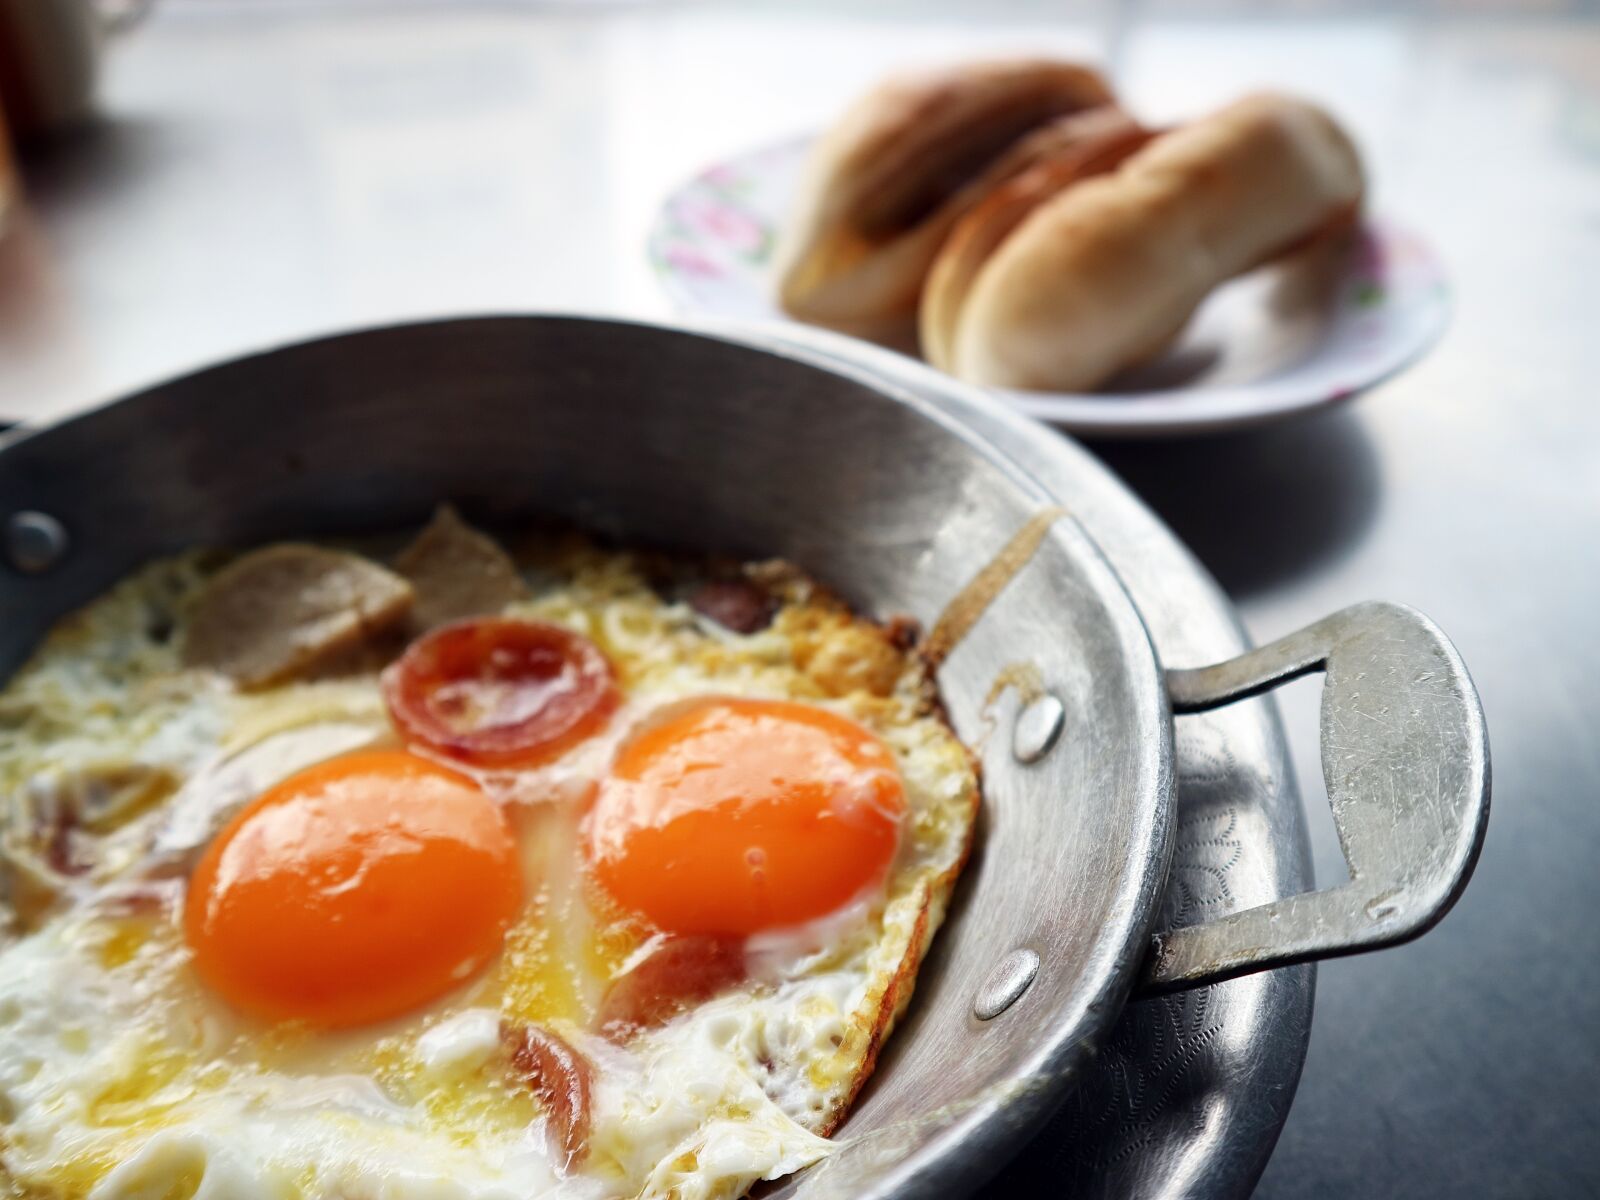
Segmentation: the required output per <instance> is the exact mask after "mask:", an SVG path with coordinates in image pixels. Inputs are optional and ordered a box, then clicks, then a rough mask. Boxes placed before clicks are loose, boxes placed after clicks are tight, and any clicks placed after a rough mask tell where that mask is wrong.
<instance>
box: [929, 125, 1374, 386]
mask: <svg viewBox="0 0 1600 1200" xmlns="http://www.w3.org/2000/svg"><path fill="white" fill-rule="evenodd" d="M1048 184H1049V180H1047V179H1041V180H1040V181H1039V183H1038V185H1037V186H1035V187H1034V188H1033V190H1032V191H1031V192H1029V191H1027V190H1026V189H1024V188H1023V184H1022V181H1020V180H1019V181H1018V188H1019V189H1022V191H1023V194H1022V195H1021V196H1020V197H1014V203H1013V205H1012V207H1011V208H1010V209H1006V210H1005V211H1003V212H996V213H993V214H990V215H989V216H987V217H986V218H984V220H983V221H982V222H975V225H974V227H973V228H972V229H969V230H965V231H964V238H965V240H962V239H952V242H951V244H950V246H949V247H948V249H947V251H944V252H942V253H941V257H943V256H944V255H945V254H948V256H949V260H948V262H947V263H941V264H938V265H937V266H936V268H935V272H936V277H937V278H938V281H939V282H938V285H937V286H935V287H930V289H929V291H928V295H927V297H926V298H925V301H924V311H923V313H922V314H921V315H922V324H923V328H924V331H925V333H926V334H927V335H928V339H927V340H928V347H927V349H928V351H929V352H931V353H932V354H934V355H936V358H935V361H936V362H937V363H938V365H940V366H942V367H943V368H944V369H945V370H948V371H950V372H952V373H953V374H955V375H958V376H960V377H961V378H963V379H968V380H971V381H973V382H976V383H983V384H988V385H991V386H998V387H1012V388H1033V389H1045V390H1054V391H1088V390H1091V389H1093V388H1095V387H1097V386H1099V385H1100V384H1101V383H1103V382H1105V380H1106V379H1108V378H1109V377H1110V376H1112V375H1113V374H1115V373H1116V372H1117V371H1120V370H1122V369H1123V368H1125V367H1128V366H1132V365H1134V364H1135V363H1138V362H1141V361H1143V360H1145V359H1147V358H1150V357H1152V356H1154V355H1156V354H1158V353H1159V352H1160V351H1161V350H1162V349H1163V348H1164V347H1166V346H1167V345H1168V344H1169V343H1170V342H1171V341H1172V339H1173V338H1174V337H1175V336H1176V335H1177V334H1178V332H1179V331H1180V330H1181V329H1182V328H1183V326H1184V324H1185V323H1186V322H1187V321H1188V320H1189V317H1190V316H1191V315H1192V314H1193V312H1194V310H1195V308H1196V307H1197V306H1198V305H1199V304H1200V302H1201V300H1203V299H1204V298H1205V296H1206V294H1207V293H1208V292H1210V291H1211V289H1212V288H1214V287H1215V286H1216V285H1218V284H1219V283H1222V282H1223V281H1224V280H1227V279H1230V278H1232V277H1233V276H1235V275H1239V274H1241V273H1243V272H1245V271H1248V270H1250V269H1252V268H1254V267H1256V266H1259V265H1260V264H1262V263H1264V262H1266V261H1268V260H1270V259H1272V258H1275V257H1277V256H1278V255H1280V254H1283V253H1285V252H1286V251H1288V250H1290V249H1293V248H1295V247H1296V246H1298V245H1300V244H1302V243H1304V242H1306V241H1308V240H1309V239H1311V238H1313V237H1316V236H1317V235H1319V234H1322V233H1325V232H1328V231H1330V230H1332V229H1335V228H1338V227H1343V226H1345V225H1347V224H1349V223H1350V222H1352V221H1353V220H1354V219H1355V217H1356V216H1357V215H1358V213H1359V210H1360V205H1361V199H1362V194H1363V190H1364V184H1363V178H1362V170H1361V163H1360V160H1359V158H1358V156H1357V154H1356V150H1355V147H1354V146H1353V145H1352V144H1351V141H1350V139H1349V138H1348V137H1347V136H1346V135H1345V133H1344V131H1343V130H1342V129H1340V127H1339V126H1338V124H1337V123H1336V122H1335V121H1334V120H1333V119H1332V118H1331V117H1330V116H1329V115H1328V114H1327V113H1326V112H1324V111H1323V110H1322V109H1320V108H1318V107H1316V106H1315V105H1312V104H1309V103H1307V102H1305V101H1303V100H1298V99H1294V98H1292V97H1288V96H1281V95H1265V94H1263V95H1255V96H1249V97H1247V98H1245V99H1243V100H1240V101H1238V102H1237V103H1235V104H1232V105H1230V106H1229V107H1227V108H1225V109H1223V110H1221V111H1220V112H1218V113H1215V114H1213V115H1212V116H1210V117H1206V118H1204V119H1202V120H1199V121H1196V122H1194V123H1193V124H1190V125H1186V126H1183V127H1181V128H1179V129H1176V130H1174V131H1173V132H1171V133H1166V134H1163V135H1162V136H1160V137H1157V138H1156V139H1155V140H1153V141H1151V142H1150V143H1149V144H1148V145H1146V146H1145V147H1144V148H1143V149H1141V150H1139V151H1138V152H1137V153H1134V154H1133V155H1132V156H1131V157H1128V158H1126V159H1125V160H1124V161H1123V162H1122V163H1121V165H1120V166H1119V167H1117V169H1116V170H1114V171H1112V172H1110V173H1108V174H1103V175H1099V176H1097V177H1095V178H1090V179H1087V180H1084V181H1082V182H1073V183H1072V185H1071V186H1063V187H1061V188H1057V189H1052V188H1051V187H1050V186H1048ZM1004 195H1005V193H1002V194H1001V196H1000V197H997V198H996V200H995V204H996V206H997V208H999V207H1002V206H1003V204H1004V203H1005V202H1004V200H1003V197H1004ZM1030 197H1035V198H1037V202H1036V203H1033V205H1032V207H1031V208H1029V207H1028V206H1027V203H1026V201H1027V200H1028V199H1029V198H1030ZM980 251H982V253H980ZM984 254H986V257H984V256H983V255H984ZM979 259H981V261H976V260H979ZM975 261H976V265H974V263H975Z"/></svg>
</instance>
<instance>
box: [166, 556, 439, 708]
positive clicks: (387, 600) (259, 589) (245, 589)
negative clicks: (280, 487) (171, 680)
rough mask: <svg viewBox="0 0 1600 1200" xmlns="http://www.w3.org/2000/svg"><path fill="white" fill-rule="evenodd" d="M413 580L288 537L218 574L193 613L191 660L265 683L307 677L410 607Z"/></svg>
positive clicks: (188, 640)
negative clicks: (409, 581)
mask: <svg viewBox="0 0 1600 1200" xmlns="http://www.w3.org/2000/svg"><path fill="white" fill-rule="evenodd" d="M412 599H413V593H412V588H411V585H410V584H409V583H407V582H406V581H405V580H404V579H402V578H401V577H400V576H398V575H396V574H395V573H394V572H393V571H389V570H386V569H385V568H383V567H380V566H379V565H378V564H377V563H375V562H372V561H370V560H368V559H365V558H362V557H360V556H359V555H356V554H346V553H342V552H340V551H337V550H325V549H323V548H322V547H320V546H307V545H302V544H299V543H293V542H285V543H281V544H279V545H276V546H266V547H263V548H262V549H260V550H255V551H252V552H251V553H249V554H246V555H245V556H244V557H242V558H240V559H239V560H238V561H236V562H234V563H232V564H230V565H229V566H227V567H225V568H223V569H222V570H221V571H219V572H217V574H216V576H215V577H214V578H213V579H212V580H211V582H210V583H209V584H207V586H206V589H205V591H203V592H202V593H201V594H200V596H199V598H198V599H197V600H196V601H195V608H194V611H193V613H192V614H191V616H190V619H189V628H188V633H187V634H186V636H185V638H184V644H183V659H184V662H185V663H186V664H187V665H188V666H191V667H205V668H210V669H211V670H214V671H220V672H222V673H223V674H224V675H228V676H230V677H232V678H233V680H234V681H235V682H237V683H238V684H239V685H240V686H241V687H246V688H253V687H266V686H269V685H271V684H275V683H281V682H282V681H284V680H286V679H290V678H293V677H295V676H301V675H306V674H308V673H310V672H312V671H314V670H315V669H316V668H318V667H321V666H324V665H326V664H328V663H329V662H331V661H332V660H334V659H336V658H338V657H339V656H341V655H343V654H345V653H347V652H349V651H352V650H355V649H357V648H358V647H359V646H360V645H361V644H362V643H363V642H364V641H366V640H368V639H370V638H375V637H377V636H379V635H381V634H384V633H388V632H390V631H391V630H394V629H396V628H398V627H399V625H400V624H401V622H403V621H404V620H405V618H406V617H407V615H409V613H410V612H411V606H412Z"/></svg>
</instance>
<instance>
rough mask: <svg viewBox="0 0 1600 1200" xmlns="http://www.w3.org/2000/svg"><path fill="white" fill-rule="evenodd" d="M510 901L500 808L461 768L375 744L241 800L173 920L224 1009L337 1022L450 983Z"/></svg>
mask: <svg viewBox="0 0 1600 1200" xmlns="http://www.w3.org/2000/svg"><path fill="white" fill-rule="evenodd" d="M521 904H522V876H521V871H520V868H519V866H518V861H517V848H516V843H515V840H514V838H513V836H512V832H511V829H510V826H509V825H508V824H507V821H506V818H505V816H504V814H503V813H502V812H501V811H500V808H499V806H498V805H497V804H495V802H494V801H493V800H491V799H490V798H489V797H488V796H486V795H484V793H483V792H482V791H481V790H480V789H479V788H478V786H477V785H476V784H475V783H474V782H473V781H472V780H470V779H468V778H467V777H466V776H465V775H462V774H460V773H458V772H456V771H452V770H450V769H448V768H446V767H442V766H439V765H438V764H436V763H433V762H430V761H429V760H427V759H425V758H419V757H418V756H416V755H414V754H408V753H405V752H404V751H399V750H375V751H363V752H359V753H355V754H347V755H343V756H341V757H339V758H335V759H331V760H329V761H327V762H325V763H320V764H318V765H317V766H314V767H311V768H310V769H308V770H305V771H301V772H300V773H299V774H297V775H293V776H291V777H289V778H288V779H285V780H284V781H283V782H282V783H279V784H278V785H277V786H275V787H273V788H271V789H269V790H268V791H266V792H264V793H262V794H261V795H260V796H258V797H257V798H256V799H255V800H254V801H253V802H252V803H251V804H250V805H249V806H248V807H246V808H245V809H244V811H243V812H241V813H240V814H239V815H238V816H237V817H236V818H235V819H234V820H233V821H232V823H230V824H229V825H228V827H227V828H226V829H225V830H223V832H222V833H221V834H219V835H218V836H217V838H216V839H215V840H214V841H213V842H212V844H211V845H210V847H209V848H208V849H207V850H206V853H205V855H204V856H203V857H202V858H201V860H200V864H199V866H198V867H197V868H196V869H195V872H194V876H193V878H192V879H191V880H190V884H189V892H188V899H187V901H186V904H185V911H184V929H185V934H186V936H187V938H188V942H189V945H190V947H191V948H192V950H193V952H194V965H195V969H196V970H197V971H198V972H199V974H200V977H201V978H202V979H203V980H205V982H206V983H207V984H208V985H210V986H211V987H212V988H214V989H215V990H216V991H217V992H219V993H221V995H222V996H223V997H224V998H225V999H227V1000H228V1001H229V1002H231V1003H232V1004H234V1005H235V1006H236V1007H238V1008H240V1009H242V1010H244V1011H245V1012H248V1013H250V1014H252V1015H254V1016H258V1017H261V1018H264V1019H267V1020H274V1021H279V1020H291V1019H299V1020H304V1021H307V1022H309V1023H312V1024H315V1025H319V1026H324V1027H334V1026H346V1025H356V1024H361V1023H364V1022H368V1021H379V1020H383V1019H384V1018H387V1017H392V1016H397V1015H399V1014H400V1013H403V1012H406V1011H407V1010H409V1009H412V1008H415V1007H417V1006H418V1005H420V1004H424V1003H426V1002H427V1001H429V1000H432V999H434V998H435V997H437V996H440V995H443V994H444V993H446V992H448V991H450V990H452V989H454V988H457V987H459V986H461V984H462V983H464V982H465V981H466V980H467V979H469V978H470V977H471V976H472V975H474V974H475V973H476V972H477V971H478V970H479V969H481V968H482V967H483V966H484V965H485V964H486V963H488V962H489V960H490V959H491V958H492V957H493V956H494V955H495V954H496V953H498V951H499V949H500V945H501V940H502V937H503V935H504V933H505V930H506V928H507V926H508V925H510V923H511V921H512V919H513V918H514V917H515V915H516V913H517V911H518V909H519V908H520V907H521Z"/></svg>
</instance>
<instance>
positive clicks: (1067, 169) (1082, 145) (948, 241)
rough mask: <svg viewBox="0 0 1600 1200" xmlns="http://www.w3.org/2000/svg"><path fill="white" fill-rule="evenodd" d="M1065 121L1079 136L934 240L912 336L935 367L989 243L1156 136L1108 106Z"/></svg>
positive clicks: (948, 346) (944, 360)
mask: <svg viewBox="0 0 1600 1200" xmlns="http://www.w3.org/2000/svg"><path fill="white" fill-rule="evenodd" d="M1068 119H1069V120H1074V121H1077V122H1080V123H1082V125H1083V126H1084V128H1083V136H1082V137H1081V138H1079V139H1077V140H1076V141H1074V142H1072V143H1071V144H1068V145H1063V146H1059V147H1056V148H1054V149H1053V152H1048V151H1047V152H1045V153H1042V154H1040V155H1038V157H1039V159H1040V161H1038V162H1037V163H1035V165H1033V166H1030V167H1028V168H1027V169H1026V170H1024V171H1022V172H1021V173H1020V174H1018V175H1016V176H1014V177H1013V178H1011V179H1008V180H1006V181H1005V182H1004V183H1001V184H1000V185H999V186H998V187H996V188H995V189H994V190H993V191H992V192H990V193H989V194H988V195H987V196H985V197H983V198H982V199H981V200H980V201H979V202H978V203H977V204H976V205H975V206H974V207H973V208H972V209H971V211H969V212H967V213H966V214H965V215H964V216H963V217H961V219H960V220H958V221H957V222H956V223H955V227H954V228H953V229H951V231H950V233H949V235H948V236H947V237H946V238H945V240H944V243H943V244H942V245H941V246H940V248H939V253H938V255H937V257H936V258H935V259H934V262H933V266H932V267H931V268H930V270H929V272H928V278H927V281H926V282H925V283H924V285H923V289H922V302H921V307H920V310H919V315H918V336H919V340H920V342H921V348H922V355H923V357H924V358H926V359H927V360H928V361H929V362H930V363H932V364H933V365H934V366H936V367H938V368H940V369H941V370H945V371H949V370H951V369H952V362H953V345H952V343H953V340H954V337H955V327H956V318H957V316H958V314H959V313H960V312H961V308H962V305H963V304H964V303H965V302H966V298H967V292H968V291H969V290H970V289H971V287H972V282H973V280H974V279H976V278H977V276H978V272H979V270H980V269H981V268H982V267H983V264H984V263H986V262H988V260H989V256H990V255H992V254H993V253H994V251H995V248H996V247H997V246H999V245H1000V243H1001V242H1003V241H1004V240H1005V239H1006V238H1007V237H1008V236H1009V235H1010V234H1011V232H1012V230H1014V229H1016V227H1017V226H1018V225H1019V224H1021V223H1022V221H1023V219H1024V218H1025V217H1027V215H1028V214H1029V213H1031V212H1032V211H1033V210H1034V209H1035V208H1037V207H1038V206H1039V204H1040V203H1041V202H1042V201H1044V200H1046V199H1048V198H1049V197H1051V196H1053V195H1055V194H1056V193H1057V192H1059V191H1061V190H1062V189H1064V188H1066V187H1069V186H1071V185H1072V184H1074V183H1077V182H1079V181H1080V180H1083V179H1087V178H1089V177H1091V176H1093V175H1099V174H1102V173H1104V172H1106V171H1110V170H1113V169H1114V168H1115V167H1116V166H1117V165H1118V164H1119V163H1121V162H1122V160H1123V159H1125V158H1127V157H1128V156H1129V155H1130V154H1133V153H1135V152H1136V151H1137V150H1139V149H1140V148H1141V147H1142V146H1144V145H1145V144H1146V143H1147V142H1149V141H1150V139H1151V138H1153V137H1154V136H1155V134H1154V133H1153V132H1152V131H1150V130H1147V129H1145V128H1144V127H1143V126H1141V125H1139V123H1138V122H1136V121H1134V120H1133V118H1131V117H1129V116H1128V115H1127V114H1125V113H1123V112H1122V111H1121V110H1120V109H1116V108H1112V107H1109V106H1108V107H1106V108H1103V109H1097V110H1095V111H1094V112H1092V113H1085V114H1083V115H1082V116H1079V117H1075V118H1068ZM1091 122H1092V124H1091ZM1041 149H1043V148H1041Z"/></svg>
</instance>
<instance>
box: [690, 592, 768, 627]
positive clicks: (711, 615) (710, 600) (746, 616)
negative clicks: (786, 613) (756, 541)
mask: <svg viewBox="0 0 1600 1200" xmlns="http://www.w3.org/2000/svg"><path fill="white" fill-rule="evenodd" d="M689 607H690V608H692V609H694V611H695V612H697V613H699V614H700V615H701V616H703V617H705V618H707V619H708V620H712V621H715V622H716V623H717V624H718V625H721V626H722V627H723V628H724V629H727V630H731V631H732V632H734V633H745V634H749V633H758V632H759V631H761V630H763V629H765V628H766V627H767V626H768V625H770V624H771V623H772V614H773V613H775V612H776V611H777V610H778V605H777V601H775V600H774V599H773V598H772V597H771V596H770V595H768V594H767V593H766V592H765V591H764V590H763V589H762V588H761V586H760V585H759V584H757V583H754V582H753V581H751V580H749V579H712V580H708V581H707V582H705V583H702V584H701V585H700V586H699V587H697V588H696V589H695V590H694V591H693V592H691V593H690V594H689Z"/></svg>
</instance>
